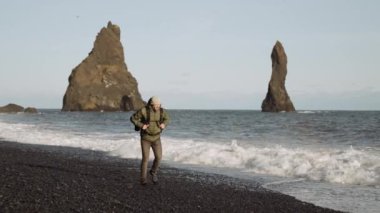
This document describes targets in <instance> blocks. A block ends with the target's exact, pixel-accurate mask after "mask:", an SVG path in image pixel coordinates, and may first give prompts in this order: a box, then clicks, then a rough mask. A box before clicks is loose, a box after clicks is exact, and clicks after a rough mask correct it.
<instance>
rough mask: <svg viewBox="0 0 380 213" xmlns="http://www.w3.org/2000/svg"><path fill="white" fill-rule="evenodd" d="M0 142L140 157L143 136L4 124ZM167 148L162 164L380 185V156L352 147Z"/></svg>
mask: <svg viewBox="0 0 380 213" xmlns="http://www.w3.org/2000/svg"><path fill="white" fill-rule="evenodd" d="M0 137H2V138H5V139H8V140H11V141H17V142H22V143H31V144H44V145H54V146H68V147H78V148H83V149H90V150H99V151H105V152H109V153H110V155H114V156H120V157H126V158H140V157H141V149H140V143H139V137H138V134H136V133H133V134H127V133H125V134H123V135H122V136H121V137H120V136H119V137H113V136H112V135H107V134H103V133H102V134H100V133H99V134H96V133H93V134H90V135H84V134H78V133H74V132H64V131H54V130H49V129H43V128H40V127H38V126H35V125H27V124H7V123H2V122H0ZM120 138H122V139H120ZM163 146H164V153H163V154H164V159H165V160H166V161H168V162H176V163H182V164H196V165H201V166H212V167H224V168H239V169H241V170H243V171H246V172H251V173H253V174H266V175H276V176H282V177H294V178H306V179H310V180H316V181H326V182H332V183H342V184H358V185H380V177H379V176H380V157H379V156H376V155H374V154H371V153H368V152H365V151H360V150H355V149H352V148H347V149H346V150H335V149H324V150H309V149H303V148H298V149H290V148H286V147H282V146H279V145H278V146H272V147H263V148H262V147H257V146H254V145H247V146H244V147H243V146H240V145H239V144H238V142H237V141H232V143H231V144H220V143H212V142H206V141H193V140H184V139H175V138H168V137H164V138H163ZM151 157H152V154H151Z"/></svg>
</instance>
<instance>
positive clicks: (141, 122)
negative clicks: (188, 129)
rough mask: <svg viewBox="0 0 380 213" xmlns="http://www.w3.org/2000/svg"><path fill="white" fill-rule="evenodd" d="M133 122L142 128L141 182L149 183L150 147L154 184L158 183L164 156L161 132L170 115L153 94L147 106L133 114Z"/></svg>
mask: <svg viewBox="0 0 380 213" xmlns="http://www.w3.org/2000/svg"><path fill="white" fill-rule="evenodd" d="M131 122H132V123H133V124H134V125H135V126H137V127H138V128H139V129H140V136H141V151H142V160H141V184H142V185H146V184H147V170H148V161H149V153H150V147H152V150H153V153H154V161H153V165H152V168H151V170H150V171H149V173H150V175H151V176H152V181H153V183H154V184H157V183H158V177H157V172H158V169H159V166H160V161H161V158H162V146H161V132H162V130H163V129H165V128H166V126H167V125H168V124H169V115H168V113H167V112H166V110H164V109H163V108H161V103H160V99H159V98H158V97H156V96H153V97H151V98H150V99H149V101H148V104H147V106H145V107H143V108H141V109H140V110H138V111H137V112H135V113H134V114H133V115H132V116H131Z"/></svg>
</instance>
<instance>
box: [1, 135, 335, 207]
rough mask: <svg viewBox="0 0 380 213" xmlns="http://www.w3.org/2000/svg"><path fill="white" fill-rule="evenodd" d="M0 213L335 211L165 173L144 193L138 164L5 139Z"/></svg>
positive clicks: (220, 181)
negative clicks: (156, 183)
mask: <svg viewBox="0 0 380 213" xmlns="http://www.w3.org/2000/svg"><path fill="white" fill-rule="evenodd" d="M0 158H1V161H0V183H1V185H0V212H265V213H267V212H308V213H310V212H337V211H334V210H330V209H326V208H321V207H318V206H315V205H313V204H309V203H305V202H302V201H299V200H296V199H295V198H294V197H291V196H288V195H284V194H280V193H277V192H273V191H269V190H267V189H264V188H262V187H260V186H259V185H258V184H256V183H253V182H249V181H243V180H239V179H234V178H230V177H226V176H222V175H215V174H207V173H202V172H194V171H187V170H181V169H176V168H170V167H167V166H163V168H161V172H160V174H159V175H160V176H159V178H160V182H159V184H158V185H153V184H152V183H151V182H148V185H146V186H141V185H140V183H139V161H137V160H131V159H120V158H116V157H109V156H107V155H106V153H103V152H96V151H88V150H82V149H76V148H67V147H55V146H43V145H26V144H20V143H15V142H6V141H3V140H0Z"/></svg>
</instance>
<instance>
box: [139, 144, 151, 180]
mask: <svg viewBox="0 0 380 213" xmlns="http://www.w3.org/2000/svg"><path fill="white" fill-rule="evenodd" d="M150 146H151V143H150V142H149V141H144V140H141V153H142V159H141V184H143V185H144V184H146V175H147V170H148V162H149V152H150Z"/></svg>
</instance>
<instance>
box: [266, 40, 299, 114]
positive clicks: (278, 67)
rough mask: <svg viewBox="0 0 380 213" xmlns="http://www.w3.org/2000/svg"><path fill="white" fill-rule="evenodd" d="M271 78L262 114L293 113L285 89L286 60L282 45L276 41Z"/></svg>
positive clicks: (272, 55)
mask: <svg viewBox="0 0 380 213" xmlns="http://www.w3.org/2000/svg"><path fill="white" fill-rule="evenodd" d="M271 58H272V77H271V79H270V82H269V86H268V92H267V95H266V97H265V99H264V101H263V103H262V105H261V111H262V112H281V111H286V112H293V111H295V108H294V106H293V103H292V101H291V100H290V98H289V95H288V93H287V92H286V88H285V78H286V74H287V72H288V71H287V63H288V59H287V57H286V54H285V50H284V48H283V47H282V44H281V43H280V42H279V41H277V42H276V44H275V45H274V47H273V50H272V54H271Z"/></svg>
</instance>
